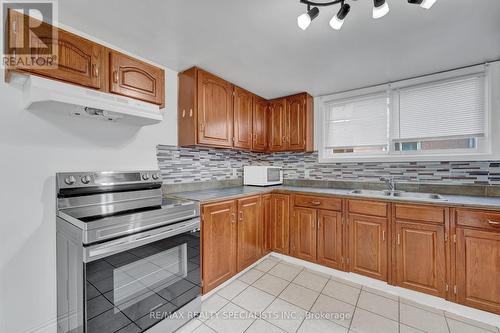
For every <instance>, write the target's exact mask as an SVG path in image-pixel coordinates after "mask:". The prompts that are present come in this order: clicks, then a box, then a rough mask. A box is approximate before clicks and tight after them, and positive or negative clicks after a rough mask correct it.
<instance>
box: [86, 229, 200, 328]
mask: <svg viewBox="0 0 500 333" xmlns="http://www.w3.org/2000/svg"><path fill="white" fill-rule="evenodd" d="M85 271H86V282H87V283H86V318H87V321H86V322H87V333H108V332H109V333H112V332H116V331H118V330H121V329H125V330H124V332H142V331H145V330H147V329H148V328H150V327H151V326H153V325H154V324H156V323H158V322H159V321H161V320H162V319H165V318H166V317H167V316H168V315H169V314H171V313H173V312H175V311H176V310H178V309H179V308H181V307H183V306H184V305H185V304H187V303H189V302H190V301H192V300H193V299H195V298H196V297H198V296H199V295H200V292H201V284H200V235H199V232H193V233H187V234H182V235H178V236H175V237H171V238H168V239H164V240H161V241H157V242H154V243H151V244H148V245H144V246H141V247H137V248H135V249H132V250H128V251H125V252H122V253H119V254H115V255H112V256H110V257H106V258H103V259H99V260H96V261H94V262H91V263H88V264H85ZM159 314H160V315H159Z"/></svg>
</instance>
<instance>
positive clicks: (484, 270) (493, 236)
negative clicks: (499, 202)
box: [456, 227, 500, 314]
mask: <svg viewBox="0 0 500 333" xmlns="http://www.w3.org/2000/svg"><path fill="white" fill-rule="evenodd" d="M456 260H457V262H456V272H457V287H458V288H457V289H458V290H457V292H458V293H457V298H458V302H459V303H461V304H464V305H467V306H472V307H474V308H478V309H482V310H486V311H490V312H494V313H498V314H500V278H499V277H500V233H498V232H488V231H479V230H472V229H467V228H462V227H459V228H457V259H456Z"/></svg>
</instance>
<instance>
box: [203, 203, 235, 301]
mask: <svg viewBox="0 0 500 333" xmlns="http://www.w3.org/2000/svg"><path fill="white" fill-rule="evenodd" d="M236 213H237V203H236V201H234V200H230V201H223V202H217V203H213V204H205V205H203V208H202V219H203V221H202V227H201V233H202V280H203V293H207V292H208V291H210V290H212V289H214V288H215V287H217V286H218V285H220V284H221V283H223V282H224V281H226V280H228V279H229V278H231V277H232V276H233V275H234V274H236V271H237V267H236V253H237V252H236V241H237V229H236V228H237V224H236Z"/></svg>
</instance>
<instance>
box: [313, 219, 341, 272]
mask: <svg viewBox="0 0 500 333" xmlns="http://www.w3.org/2000/svg"><path fill="white" fill-rule="evenodd" d="M317 237H318V238H317V247H318V250H317V262H318V264H320V265H324V266H328V267H330V268H333V269H338V270H342V269H343V267H342V258H343V255H342V243H343V242H342V213H341V212H333V211H328V210H318V236H317Z"/></svg>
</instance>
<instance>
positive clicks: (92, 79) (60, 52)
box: [8, 10, 105, 89]
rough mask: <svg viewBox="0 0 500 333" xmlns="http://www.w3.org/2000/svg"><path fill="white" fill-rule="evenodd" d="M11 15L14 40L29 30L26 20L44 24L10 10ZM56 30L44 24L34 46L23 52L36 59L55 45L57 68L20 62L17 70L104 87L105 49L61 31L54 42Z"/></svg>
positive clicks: (41, 25) (10, 33) (86, 85)
mask: <svg viewBox="0 0 500 333" xmlns="http://www.w3.org/2000/svg"><path fill="white" fill-rule="evenodd" d="M9 16H10V17H9V24H10V26H9V34H8V35H9V37H10V38H15V37H16V35H18V34H19V35H21V34H22V33H23V30H24V29H27V28H28V27H27V26H25V25H24V24H23V20H24V19H26V20H28V19H29V20H30V26H38V24H40V21H38V20H36V19H34V18H28V17H27V16H24V15H23V14H21V13H19V12H16V11H14V10H9ZM14 25H15V26H14ZM15 27H17V29H16V28H15ZM52 29H57V28H56V27H53V26H51V25H49V24H47V23H41V24H40V26H39V27H38V28H37V37H38V38H36V37H35V38H32V39H30V46H31V47H30V48H29V49H26V50H23V53H25V52H29V53H31V54H32V55H33V56H34V57H36V56H37V55H39V54H43V51H42V50H43V48H44V45H53V46H54V47H55V48H56V49H57V58H56V59H55V62H54V67H51V68H37V67H32V66H29V64H25V65H24V66H23V63H21V62H18V61H16V64H17V66H16V69H20V70H24V71H27V72H30V73H34V74H38V75H41V76H44V77H48V78H51V79H56V80H61V81H65V82H69V83H74V84H77V85H81V86H85V87H89V88H96V89H101V88H104V83H103V82H104V75H105V73H104V47H103V46H101V45H99V44H96V43H94V42H92V41H89V40H87V39H84V38H81V37H78V36H77V35H74V34H72V33H69V32H67V31H64V30H61V29H58V30H57V34H56V36H57V39H54V38H53V37H54V36H53V34H52ZM24 32H25V33H24V34H22V35H24V36H27V33H26V31H24ZM45 52H46V51H45ZM16 54H20V52H19V51H18V52H16ZM17 57H18V58H19V56H17Z"/></svg>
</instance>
